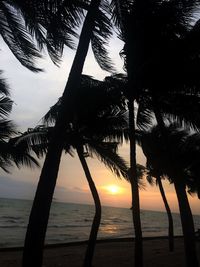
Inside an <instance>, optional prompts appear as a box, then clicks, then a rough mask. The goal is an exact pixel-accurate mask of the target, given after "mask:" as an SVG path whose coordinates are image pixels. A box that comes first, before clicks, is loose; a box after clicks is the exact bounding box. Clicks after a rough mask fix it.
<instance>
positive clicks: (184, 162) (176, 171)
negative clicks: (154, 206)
mask: <svg viewBox="0 0 200 267" xmlns="http://www.w3.org/2000/svg"><path fill="white" fill-rule="evenodd" d="M166 133H167V137H168V143H167V144H166V142H165V141H164V140H163V138H162V134H161V132H160V130H159V127H154V128H152V129H151V130H150V131H147V132H146V133H145V134H143V135H142V138H144V140H145V142H146V141H147V140H148V146H147V145H145V154H146V156H147V158H148V162H149V165H150V166H151V169H153V172H156V173H159V174H160V175H167V177H168V178H169V180H170V182H173V183H174V186H175V190H176V194H177V198H178V203H179V209H180V216H181V222H182V228H183V235H184V240H185V239H186V240H185V252H186V262H187V265H188V264H189V262H190V264H193V265H192V266H198V262H196V261H195V257H193V258H189V255H193V256H194V255H195V251H196V249H195V246H193V244H195V240H193V238H194V235H193V234H194V223H193V218H192V213H191V210H190V206H189V202H188V199H187V194H186V191H185V188H186V185H187V183H188V179H189V178H190V177H188V173H187V169H188V166H190V165H191V162H192V161H196V157H195V158H194V157H192V156H191V155H192V154H191V153H189V151H188V150H185V149H183V148H184V146H185V144H186V142H187V138H188V136H189V134H188V132H187V131H185V130H179V129H177V128H176V127H174V126H169V127H166ZM146 144H147V143H146ZM169 144H170V151H171V152H172V154H171V157H172V158H171V159H169V157H168V156H169V154H168V152H167V150H168V147H169ZM188 235H190V239H189V240H188V239H187V238H188ZM188 244H190V247H187V246H188ZM188 253H189V254H188ZM188 266H189V265H188Z"/></svg>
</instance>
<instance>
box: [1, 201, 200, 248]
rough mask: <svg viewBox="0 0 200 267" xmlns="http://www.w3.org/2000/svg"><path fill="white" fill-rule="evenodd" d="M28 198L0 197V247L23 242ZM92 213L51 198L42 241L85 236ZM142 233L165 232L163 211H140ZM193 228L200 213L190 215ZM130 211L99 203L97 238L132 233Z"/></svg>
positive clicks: (86, 207)
mask: <svg viewBox="0 0 200 267" xmlns="http://www.w3.org/2000/svg"><path fill="white" fill-rule="evenodd" d="M31 206H32V201H30V200H18V199H0V247H16V246H23V243H24V237H25V233H26V227H27V223H28V217H29V214H30V210H31ZM93 215H94V206H92V205H82V204H73V203H59V202H53V204H52V208H51V215H50V219H49V224H48V230H47V235H46V244H55V243H67V242H76V241H83V240H87V239H88V237H89V233H90V228H91V224H92V220H93ZM173 219H174V232H175V235H181V234H182V231H181V223H180V216H179V214H173ZM141 220H142V229H143V236H144V237H151V236H166V235H167V228H168V221H167V216H166V213H164V212H157V211H145V210H142V211H141ZM194 221H195V229H198V228H200V216H194ZM133 236H134V230H133V223H132V211H131V210H130V209H125V208H114V207H102V219H101V225H100V230H99V234H98V239H106V238H124V237H133Z"/></svg>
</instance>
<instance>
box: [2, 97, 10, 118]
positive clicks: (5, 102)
mask: <svg viewBox="0 0 200 267" xmlns="http://www.w3.org/2000/svg"><path fill="white" fill-rule="evenodd" d="M12 105H13V101H12V100H10V98H8V97H4V96H2V97H0V118H2V117H5V116H8V115H9V114H10V112H11V110H12Z"/></svg>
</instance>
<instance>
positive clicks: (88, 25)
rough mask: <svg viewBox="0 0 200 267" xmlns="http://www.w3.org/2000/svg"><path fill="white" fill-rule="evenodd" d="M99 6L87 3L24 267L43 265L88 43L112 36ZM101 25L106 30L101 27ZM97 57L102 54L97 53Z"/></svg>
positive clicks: (30, 227)
mask: <svg viewBox="0 0 200 267" xmlns="http://www.w3.org/2000/svg"><path fill="white" fill-rule="evenodd" d="M100 3H101V1H100V0H98V1H94V0H92V1H91V2H90V6H89V7H88V12H87V15H86V17H85V20H84V23H83V27H82V31H81V34H80V38H79V44H78V47H77V51H76V55H75V58H74V61H73V64H72V68H71V71H70V74H69V78H68V82H67V84H66V87H65V90H64V93H63V96H62V101H61V106H60V109H59V113H58V117H57V121H56V124H55V127H54V131H53V134H52V138H51V142H50V145H49V148H48V152H47V155H46V158H45V162H44V165H43V168H42V172H41V176H40V180H39V183H38V187H37V190H36V195H35V199H34V202H33V207H32V210H31V214H30V218H29V224H28V228H27V233H26V238H25V246H24V254H23V266H24V267H25V266H26V267H27V266H29V267H31V266H38V267H39V266H41V265H42V255H43V245H44V239H45V233H46V228H47V222H48V218H49V211H50V206H51V202H52V197H53V192H54V188H55V185H56V178H57V173H58V169H59V163H60V157H61V154H62V148H63V143H64V138H65V135H64V132H65V131H64V129H65V127H66V122H67V121H69V119H70V114H71V112H72V111H73V109H74V105H75V103H76V99H77V88H78V86H79V83H80V78H81V73H82V69H83V65H84V61H85V58H86V55H87V51H88V47H89V43H90V41H91V40H92V38H93V37H96V39H97V40H99V41H100V43H99V44H100V45H101V44H102V42H104V40H105V39H104V38H103V39H102V41H101V39H100V38H98V37H99V36H101V35H103V36H104V37H106V36H110V34H111V31H110V28H109V25H110V21H109V20H108V19H107V18H106V17H105V15H104V12H103V11H102V9H100V8H99V6H100ZM100 17H101V18H104V22H105V23H98V24H96V19H98V18H100ZM102 25H103V26H105V27H102ZM99 29H101V31H99ZM95 33H96V34H95ZM106 33H107V35H106ZM97 48H98V46H97ZM99 48H100V47H99ZM98 52H99V51H98ZM100 52H102V51H100ZM99 55H102V53H99ZM106 58H107V57H106V54H104V60H103V62H104V63H105V65H106V67H108V63H109V62H108V61H106ZM105 65H104V66H105Z"/></svg>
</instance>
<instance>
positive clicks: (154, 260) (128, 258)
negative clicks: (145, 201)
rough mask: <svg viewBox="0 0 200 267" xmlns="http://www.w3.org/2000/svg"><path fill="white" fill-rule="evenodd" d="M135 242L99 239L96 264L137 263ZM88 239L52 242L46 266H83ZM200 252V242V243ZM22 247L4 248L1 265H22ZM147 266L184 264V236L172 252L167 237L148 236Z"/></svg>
mask: <svg viewBox="0 0 200 267" xmlns="http://www.w3.org/2000/svg"><path fill="white" fill-rule="evenodd" d="M133 242H134V241H133V240H132V239H117V240H104V241H98V243H97V245H96V250H95V255H94V260H93V266H95V267H107V266H108V267H129V266H130V267H132V266H134V265H133V264H134V263H133V262H134V243H133ZM85 249H86V243H85V242H79V243H74V244H72V243H71V244H62V245H51V246H48V247H46V248H45V251H44V262H43V267H66V266H67V267H79V266H82V262H83V259H84V253H85ZM197 251H198V254H199V255H200V242H199V241H198V242H197ZM21 259H22V249H20V248H15V249H1V250H0V266H2V267H21ZM144 263H145V264H144V266H145V267H172V266H173V267H184V266H185V258H184V245H183V238H182V237H177V238H175V250H174V252H169V249H168V240H167V238H165V237H163V238H145V239H144Z"/></svg>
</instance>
